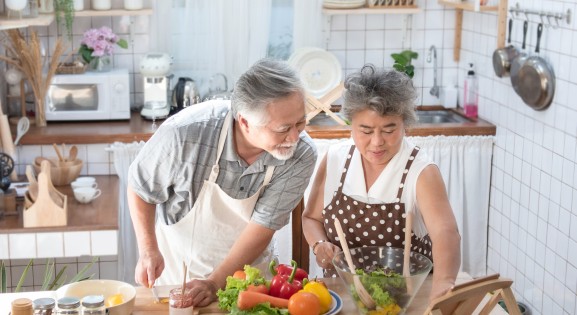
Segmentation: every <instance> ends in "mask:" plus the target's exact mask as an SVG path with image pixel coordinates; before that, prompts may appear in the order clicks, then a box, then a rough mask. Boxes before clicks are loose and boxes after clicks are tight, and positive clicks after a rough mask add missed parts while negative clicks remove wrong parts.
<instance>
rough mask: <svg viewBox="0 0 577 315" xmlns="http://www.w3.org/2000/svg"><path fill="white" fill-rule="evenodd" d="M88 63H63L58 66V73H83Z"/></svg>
mask: <svg viewBox="0 0 577 315" xmlns="http://www.w3.org/2000/svg"><path fill="white" fill-rule="evenodd" d="M86 67H87V65H86V64H83V63H61V64H59V65H58V68H56V73H57V74H83V73H84V72H86Z"/></svg>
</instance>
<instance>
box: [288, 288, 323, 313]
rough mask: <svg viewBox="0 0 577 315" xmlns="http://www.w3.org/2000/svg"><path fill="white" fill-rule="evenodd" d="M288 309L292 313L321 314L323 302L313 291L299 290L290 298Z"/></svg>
mask: <svg viewBox="0 0 577 315" xmlns="http://www.w3.org/2000/svg"><path fill="white" fill-rule="evenodd" d="M288 311H289V313H290V314H291V315H319V314H321V302H320V300H319V298H318V297H317V296H316V295H314V294H313V293H310V292H305V291H299V292H297V293H295V294H293V296H291V298H290V299H289V306H288Z"/></svg>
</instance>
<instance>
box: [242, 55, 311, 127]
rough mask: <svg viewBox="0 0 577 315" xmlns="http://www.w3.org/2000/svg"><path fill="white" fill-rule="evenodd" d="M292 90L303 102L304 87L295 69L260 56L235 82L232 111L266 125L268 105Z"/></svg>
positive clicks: (284, 63)
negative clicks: (299, 95) (298, 94)
mask: <svg viewBox="0 0 577 315" xmlns="http://www.w3.org/2000/svg"><path fill="white" fill-rule="evenodd" d="M294 92H298V93H300V94H301V95H302V96H303V102H304V87H303V84H302V82H301V80H300V78H299V76H298V74H297V72H296V71H295V70H294V69H293V68H292V67H291V66H289V64H288V63H286V62H284V61H280V60H274V59H261V60H259V61H257V62H256V63H255V64H254V65H253V66H252V67H250V69H248V70H247V71H246V72H245V73H243V74H242V75H241V76H240V78H239V79H238V81H237V82H236V85H235V87H234V91H233V93H232V97H231V110H232V114H233V115H234V117H235V118H236V117H237V115H238V114H241V115H242V116H243V117H245V118H246V119H247V120H249V121H250V122H251V123H253V124H256V125H259V126H263V125H266V124H267V122H268V119H269V117H268V115H267V112H266V108H267V106H268V105H269V104H270V103H271V102H272V101H274V100H276V99H279V98H283V97H286V96H289V95H290V94H292V93H294Z"/></svg>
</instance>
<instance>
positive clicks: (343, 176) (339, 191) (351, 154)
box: [337, 144, 355, 194]
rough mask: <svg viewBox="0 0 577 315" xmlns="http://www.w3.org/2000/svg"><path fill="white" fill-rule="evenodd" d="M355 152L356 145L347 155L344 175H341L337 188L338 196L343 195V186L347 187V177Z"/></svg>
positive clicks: (352, 146)
mask: <svg viewBox="0 0 577 315" xmlns="http://www.w3.org/2000/svg"><path fill="white" fill-rule="evenodd" d="M354 152H355V145H354V144H353V145H351V149H350V150H349V155H347V160H346V161H345V167H343V173H342V175H341V181H340V182H339V188H337V194H342V193H343V186H344V185H345V178H346V177H347V172H348V170H349V165H351V160H352V159H353V153H354Z"/></svg>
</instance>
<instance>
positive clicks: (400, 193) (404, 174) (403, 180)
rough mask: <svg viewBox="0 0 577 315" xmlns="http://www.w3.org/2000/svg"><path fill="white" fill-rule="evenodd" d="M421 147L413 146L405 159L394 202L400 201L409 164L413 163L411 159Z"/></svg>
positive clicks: (409, 167) (413, 158)
mask: <svg viewBox="0 0 577 315" xmlns="http://www.w3.org/2000/svg"><path fill="white" fill-rule="evenodd" d="M420 149H421V148H419V147H415V148H414V149H413V152H411V156H409V159H408V160H407V164H406V165H405V170H404V171H403V177H402V178H401V184H400V185H399V190H398V191H397V199H396V200H395V202H401V196H402V195H403V188H405V180H406V179H407V175H408V174H409V169H411V165H413V161H414V160H415V157H416V156H417V154H419V150H420Z"/></svg>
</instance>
